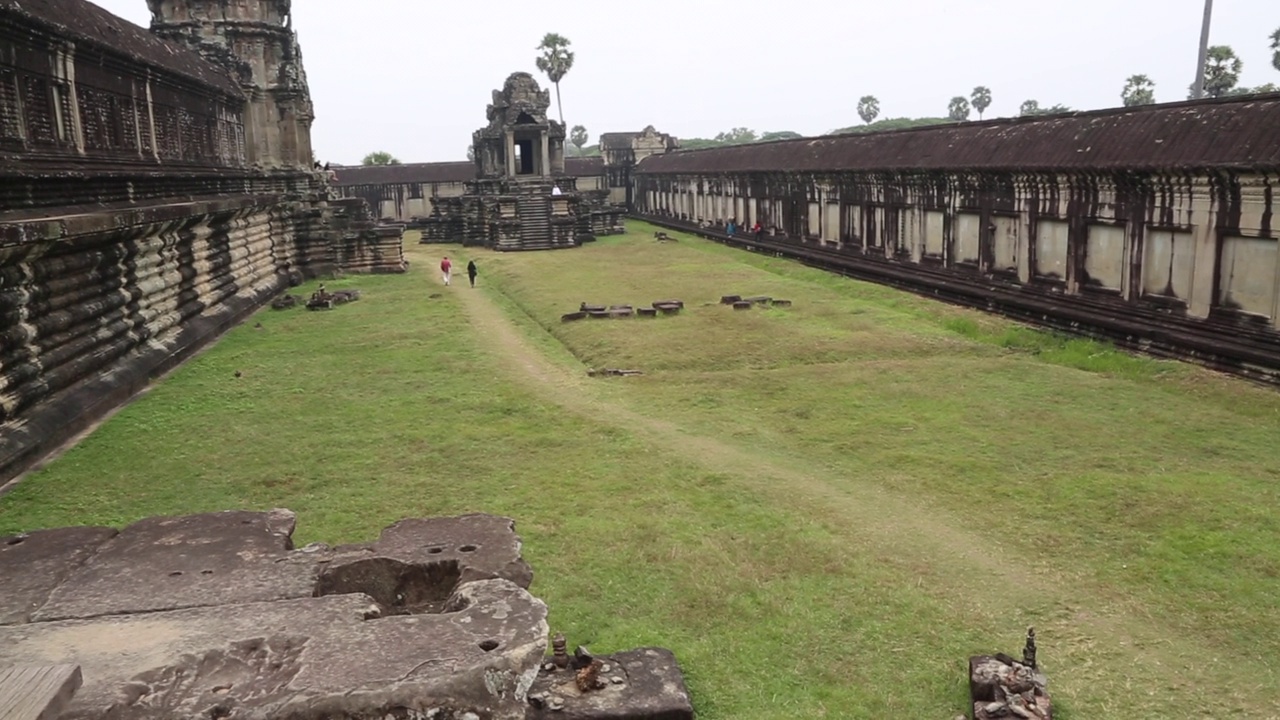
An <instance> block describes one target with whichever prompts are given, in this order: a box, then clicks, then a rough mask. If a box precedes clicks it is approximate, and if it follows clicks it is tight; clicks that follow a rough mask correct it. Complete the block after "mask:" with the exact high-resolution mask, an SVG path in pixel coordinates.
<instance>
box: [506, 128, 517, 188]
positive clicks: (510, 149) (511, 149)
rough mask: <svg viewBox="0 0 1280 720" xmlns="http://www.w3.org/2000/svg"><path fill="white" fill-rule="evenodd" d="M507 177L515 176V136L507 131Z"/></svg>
mask: <svg viewBox="0 0 1280 720" xmlns="http://www.w3.org/2000/svg"><path fill="white" fill-rule="evenodd" d="M507 176H508V177H515V176H516V134H515V133H514V132H512V131H511V130H508V131H507Z"/></svg>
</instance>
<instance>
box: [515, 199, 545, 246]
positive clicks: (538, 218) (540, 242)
mask: <svg viewBox="0 0 1280 720" xmlns="http://www.w3.org/2000/svg"><path fill="white" fill-rule="evenodd" d="M516 212H517V213H518V214H519V215H520V249H521V250H550V249H551V248H552V247H554V246H555V245H554V244H553V243H552V241H551V189H550V188H547V190H546V192H545V193H544V192H542V190H541V188H539V189H538V190H535V191H533V192H529V193H527V194H523V195H520V196H519V197H517V198H516Z"/></svg>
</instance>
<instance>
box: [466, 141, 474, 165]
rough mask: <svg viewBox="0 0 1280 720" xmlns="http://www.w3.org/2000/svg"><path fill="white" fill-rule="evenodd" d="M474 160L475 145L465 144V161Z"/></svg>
mask: <svg viewBox="0 0 1280 720" xmlns="http://www.w3.org/2000/svg"><path fill="white" fill-rule="evenodd" d="M475 161H476V146H475V145H468V146H467V162H475Z"/></svg>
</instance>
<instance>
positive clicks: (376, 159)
mask: <svg viewBox="0 0 1280 720" xmlns="http://www.w3.org/2000/svg"><path fill="white" fill-rule="evenodd" d="M360 164H361V165H399V164H400V161H399V160H397V159H396V157H395V156H394V155H392V154H391V153H389V152H386V151H384V150H379V151H377V152H371V153H369V154H368V155H365V156H364V159H363V160H361V161H360Z"/></svg>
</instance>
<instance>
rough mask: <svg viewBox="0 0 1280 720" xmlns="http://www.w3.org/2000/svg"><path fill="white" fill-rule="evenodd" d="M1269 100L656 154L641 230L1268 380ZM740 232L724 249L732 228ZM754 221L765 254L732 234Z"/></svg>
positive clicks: (1278, 169) (1276, 105)
mask: <svg viewBox="0 0 1280 720" xmlns="http://www.w3.org/2000/svg"><path fill="white" fill-rule="evenodd" d="M1277 128H1280V95H1263V96H1253V97H1242V98H1230V99H1224V100H1213V101H1202V102H1189V103H1172V104H1167V105H1153V106H1147V107H1142V108H1118V109H1111V110H1099V111H1093V112H1087V113H1073V114H1068V115H1061V116H1052V117H1043V118H1016V119H1005V120H988V121H985V122H968V123H959V124H954V125H944V126H939V127H930V128H920V129H913V130H904V131H897V132H883V133H870V134H866V135H845V136H828V137H822V138H806V139H802V140H789V141H782V142H775V143H760V144H755V145H743V146H737V147H731V148H717V149H710V150H696V151H689V152H678V153H672V154H666V155H661V156H657V157H651V158H649V159H647V160H644V161H643V162H641V163H640V164H639V166H638V175H637V177H638V180H637V190H638V197H637V198H636V204H637V206H638V214H640V215H642V216H644V217H647V218H650V219H653V220H655V221H657V222H660V223H665V224H668V225H671V226H674V227H683V228H688V229H691V230H694V231H695V232H704V233H705V234H707V235H709V236H712V237H715V238H717V239H721V240H727V241H731V242H734V243H736V244H739V245H743V246H746V247H750V248H752V249H758V250H761V251H766V252H770V253H779V254H783V255H789V256H791V257H795V258H798V259H802V260H804V261H805V262H808V263H811V264H813V265H816V266H819V267H823V268H827V269H831V270H834V271H838V272H841V273H844V274H847V275H852V276H855V277H860V278H865V279H868V280H873V281H876V282H882V283H887V284H890V285H895V286H898V287H902V288H905V289H910V290H914V291H917V292H922V293H925V294H928V295H930V296H933V297H939V298H944V299H947V300H950V301H952V302H958V303H963V304H968V305H973V306H976V307H980V308H984V309H990V310H995V311H998V312H1001V313H1004V314H1007V315H1010V316H1013V317H1016V318H1020V319H1024V320H1028V321H1031V322H1035V323H1039V324H1044V325H1049V326H1051V327H1056V328H1061V329H1064V330H1069V331H1072V332H1081V333H1085V334H1090V335H1094V336H1098V337H1103V338H1107V339H1110V340H1114V341H1118V342H1120V343H1122V344H1124V345H1126V346H1129V347H1134V348H1137V349H1140V350H1144V351H1149V352H1153V353H1157V354H1164V355H1171V356H1176V357H1182V358H1187V359H1191V360H1195V361H1198V362H1202V363H1204V364H1207V365H1210V366H1212V367H1215V368H1220V369H1224V370H1228V371H1231V372H1235V373H1239V374H1243V375H1247V376H1250V377H1254V378H1257V379H1261V380H1265V381H1268V382H1280V231H1278V230H1277V225H1276V223H1275V215H1276V212H1277V210H1280V205H1278V204H1277V203H1278V201H1277V200H1276V197H1275V187H1276V185H1277V183H1280V133H1277V132H1276V129H1277ZM731 218H736V219H737V225H738V228H739V229H738V231H737V232H736V233H735V235H734V236H733V237H732V238H730V237H729V235H728V233H727V232H726V230H727V226H726V225H727V221H728V220H730V219H731ZM757 222H759V223H760V225H761V227H762V233H761V236H760V237H759V238H757V237H755V236H754V235H750V236H748V233H744V232H743V231H742V230H741V228H742V227H744V226H746V227H752V226H754V224H755V223H757Z"/></svg>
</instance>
